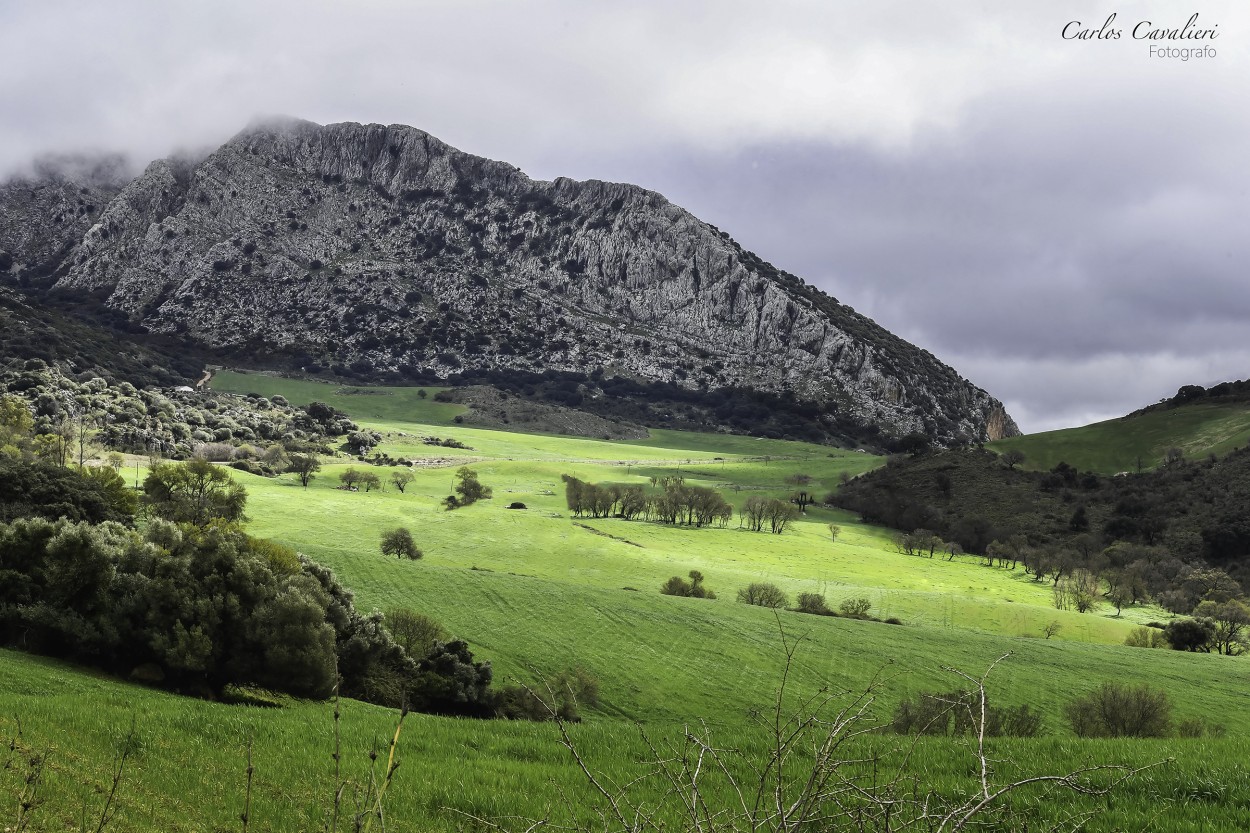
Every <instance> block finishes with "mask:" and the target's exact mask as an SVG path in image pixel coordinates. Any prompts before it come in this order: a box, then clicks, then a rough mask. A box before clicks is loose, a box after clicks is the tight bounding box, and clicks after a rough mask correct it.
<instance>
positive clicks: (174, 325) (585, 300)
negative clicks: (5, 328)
mask: <svg viewBox="0 0 1250 833" xmlns="http://www.w3.org/2000/svg"><path fill="white" fill-rule="evenodd" d="M23 187H24V188H26V190H21V189H17V188H16V187H11V188H9V189H8V190H6V191H4V192H0V201H3V200H10V201H13V200H16V199H17V196H22V197H23V199H25V200H26V201H25V202H22V203H21V206H27V207H29V206H34V205H35V203H32V202H31V201H30V199H29V198H28V194H27V192H28V191H29V190H30V188H32V187H34V186H23ZM15 195H17V196H15ZM12 210H15V209H12ZM24 210H25V209H24ZM93 211H98V216H96V215H95V214H92V219H93V222H92V223H91V224H90V226H89V227H88V228H86V230H85V231H84V230H83V229H82V228H81V227H80V226H81V225H82V224H83V223H78V224H65V223H61V224H57V223H55V222H53V220H54V217H48V216H45V215H44V214H41V213H40V212H38V211H34V210H33V209H32V210H25V213H24V214H22V215H21V221H22V223H23V224H24V225H25V226H26V227H27V228H28V236H29V237H33V238H39V239H41V240H43V241H45V242H44V243H43V244H41V247H35V246H34V245H33V244H31V243H29V242H25V243H23V244H22V245H21V246H18V245H17V244H16V243H14V244H12V245H11V247H10V248H11V249H12V250H11V251H10V260H11V261H12V263H11V264H10V269H9V273H10V276H11V278H13V279H15V280H17V281H18V282H22V283H25V284H31V285H36V286H39V285H46V284H47V282H48V281H47V280H44V279H42V276H43V275H44V274H46V273H47V272H48V271H49V268H50V266H49V264H50V261H49V260H48V258H47V257H46V252H47V251H60V252H64V253H65V255H64V257H63V259H62V260H60V261H59V262H58V263H56V264H55V268H54V269H53V270H52V271H53V273H54V274H53V278H55V281H56V283H55V287H54V290H55V291H54V294H55V295H57V296H61V297H64V298H68V299H72V300H73V301H74V302H76V303H78V304H81V305H86V306H93V305H97V306H98V305H99V304H101V303H103V304H104V305H105V306H106V307H107V308H108V309H111V310H115V311H119V312H120V313H122V314H124V315H125V316H126V317H127V318H128V319H129V321H130V322H131V324H132V325H133V326H141V327H142V328H143V329H145V330H148V331H151V332H154V333H163V334H169V335H180V336H185V337H186V338H188V339H190V340H193V341H195V342H196V343H199V344H201V345H206V346H211V347H214V348H225V349H227V350H229V351H232V352H233V353H234V354H235V355H236V356H238V357H246V360H247V361H249V362H251V363H252V364H253V366H270V367H273V366H287V367H295V368H304V369H306V370H308V371H311V372H315V371H316V370H318V369H321V368H329V369H332V370H333V371H334V372H335V373H336V374H338V375H339V376H343V377H352V376H354V377H358V378H376V377H378V376H379V375H389V376H390V377H391V378H407V379H409V380H412V381H417V382H420V383H423V384H430V383H434V382H437V381H439V380H444V379H447V378H449V377H459V378H460V379H462V380H466V381H474V380H478V381H480V380H482V379H483V377H484V376H486V375H488V374H489V373H490V372H491V371H499V370H505V371H508V372H517V371H521V372H530V373H541V372H543V371H551V370H555V371H560V372H566V373H574V374H580V376H581V377H582V379H583V380H584V381H590V380H591V378H592V377H594V378H596V379H598V378H607V379H613V378H619V379H622V380H624V381H627V382H628V381H637V382H640V383H643V384H644V385H645V384H665V385H672V386H675V387H676V388H679V389H683V390H687V391H691V392H696V393H697V392H703V391H712V392H715V391H719V390H722V389H747V390H755V391H761V392H764V393H767V394H770V395H772V396H774V397H778V398H779V400H778V401H779V402H782V404H784V403H787V402H788V403H792V404H795V405H802V403H809V404H808V405H806V406H805V407H809V408H812V407H814V408H815V409H816V413H817V414H819V417H820V420H821V421H823V424H824V425H825V430H826V431H827V432H828V433H829V434H830V436H832V437H837V436H842V437H844V438H845V437H858V436H861V435H863V434H864V432H865V430H866V429H871V430H872V431H878V432H880V434H881V435H882V436H883V437H884V438H890V437H900V436H903V435H906V434H909V433H913V432H923V433H925V434H927V435H928V436H930V437H931V438H933V439H934V440H935V441H936V442H938V443H940V444H950V443H959V442H965V441H975V440H991V439H997V438H999V437H1004V436H1011V435H1013V434H1014V433H1016V428H1015V425H1014V423H1013V422H1012V420H1011V418H1010V417H1009V416H1008V415H1007V414H1006V413H1005V411H1004V410H1003V408H1002V406H1001V404H1000V403H999V402H998V401H997V400H995V399H993V398H992V397H990V396H989V395H988V394H986V393H985V392H984V391H982V390H980V389H979V388H977V387H975V386H974V385H972V384H971V383H969V382H967V381H965V380H963V379H961V378H960V377H959V376H958V374H956V373H955V371H954V370H952V369H951V368H949V367H948V366H946V365H944V364H942V363H941V362H940V361H938V360H937V359H936V358H934V357H933V356H932V355H930V354H929V353H927V352H925V351H923V350H920V349H918V348H916V347H915V346H913V345H911V344H908V343H907V342H905V341H903V340H902V339H899V338H897V337H896V336H894V335H892V334H890V333H889V332H887V331H886V330H884V329H882V328H881V327H879V326H877V325H876V324H875V323H873V322H872V321H870V320H869V319H867V318H865V317H864V316H862V315H860V314H858V313H856V312H855V311H854V310H852V309H850V308H849V307H846V306H845V305H842V304H840V303H838V302H837V301H836V300H835V299H833V298H830V297H829V296H827V295H825V294H824V293H822V292H820V291H819V290H817V289H815V288H813V287H811V286H808V285H806V284H804V282H803V281H802V280H801V279H799V278H797V277H795V276H793V275H789V274H787V273H785V272H782V271H780V270H778V269H776V268H775V267H773V266H771V265H770V264H768V263H767V262H765V261H764V260H762V259H760V258H759V257H757V256H756V255H754V254H752V253H751V252H748V251H746V250H744V249H742V247H741V246H739V245H738V244H737V243H735V242H734V241H733V240H732V239H731V238H730V237H729V236H728V235H727V234H725V233H723V232H721V231H719V230H718V229H716V228H714V227H712V226H710V225H708V224H707V223H704V222H702V221H700V220H698V219H697V218H695V217H693V216H691V215H690V214H689V213H688V212H686V211H684V210H682V209H681V208H679V207H677V206H674V205H672V204H671V203H669V202H668V201H667V200H666V199H664V198H663V197H662V196H660V195H659V194H656V193H654V192H650V191H646V190H644V189H641V188H638V187H636V186H631V185H623V184H613V183H605V182H598V181H587V182H574V181H572V180H567V179H557V180H555V181H554V182H538V181H534V180H531V179H529V178H528V177H527V176H525V175H524V174H523V173H522V172H521V171H519V170H517V169H516V168H515V167H513V166H511V165H507V164H505V163H502V162H493V161H490V160H486V159H482V158H480V157H475V156H471V155H469V154H466V153H463V152H461V151H459V150H456V149H455V148H452V147H449V146H448V145H446V144H444V143H442V142H440V141H439V140H438V139H436V138H434V137H432V136H430V135H429V134H426V133H424V132H422V131H420V130H416V129H414V128H409V127H403V126H397V125H396V126H391V127H382V126H379V125H367V126H362V125H356V124H337V125H329V126H325V127H322V126H319V125H315V124H311V123H308V122H299V121H293V120H291V121H283V122H275V123H268V124H260V125H256V126H254V127H252V128H249V129H248V130H245V131H244V132H243V133H240V134H239V135H238V136H236V137H235V138H234V139H232V140H230V141H229V142H227V143H226V144H224V145H223V146H222V147H220V148H218V149H217V150H216V151H214V152H213V153H212V154H210V155H209V156H208V157H206V158H204V159H201V160H160V161H157V162H154V163H152V164H151V165H150V166H149V167H148V169H147V170H146V171H145V172H144V173H143V174H142V175H141V176H139V177H138V178H136V179H134V180H133V181H131V182H129V183H128V184H126V185H125V187H124V188H122V189H121V190H120V191H119V192H118V193H117V194H116V195H115V196H114V197H113V198H112V199H110V200H108V201H107V203H106V204H104V205H102V206H97V205H95V204H93ZM84 216H85V215H84ZM84 222H85V221H84ZM6 245H7V244H6ZM36 249H38V257H36V256H35V254H31V253H32V252H35V251H36ZM48 280H51V279H48Z"/></svg>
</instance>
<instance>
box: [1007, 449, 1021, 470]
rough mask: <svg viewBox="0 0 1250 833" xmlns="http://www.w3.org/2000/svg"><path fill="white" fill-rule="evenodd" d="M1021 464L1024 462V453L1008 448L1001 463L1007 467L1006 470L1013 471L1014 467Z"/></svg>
mask: <svg viewBox="0 0 1250 833" xmlns="http://www.w3.org/2000/svg"><path fill="white" fill-rule="evenodd" d="M1023 462H1024V452H1023V451H1021V450H1020V449H1018V448H1009V449H1007V450H1006V451H1004V452H1003V463H1004V464H1005V465H1006V466H1007V468H1009V469H1014V468H1015V467H1016V466H1018V465H1020V464H1021V463H1023Z"/></svg>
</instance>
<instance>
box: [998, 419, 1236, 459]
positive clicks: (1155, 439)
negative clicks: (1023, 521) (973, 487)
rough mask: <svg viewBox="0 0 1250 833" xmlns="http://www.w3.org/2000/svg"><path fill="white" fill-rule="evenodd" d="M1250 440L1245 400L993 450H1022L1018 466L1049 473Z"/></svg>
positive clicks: (1226, 447)
mask: <svg viewBox="0 0 1250 833" xmlns="http://www.w3.org/2000/svg"><path fill="white" fill-rule="evenodd" d="M1247 442H1250V408H1248V407H1247V406H1246V404H1245V403H1216V404H1211V403H1205V402H1199V403H1195V404H1190V405H1183V406H1181V407H1178V408H1171V409H1168V410H1160V411H1150V412H1147V413H1144V414H1137V415H1135V416H1126V417H1120V418H1118V419H1111V420H1107V421H1106V422H1096V423H1094V424H1093V425H1086V426H1083V427H1081V428H1064V429H1062V430H1059V431H1045V432H1043V433H1040V434H1029V435H1026V436H1023V437H1012V438H1010V439H1006V440H998V441H997V442H993V443H990V444H989V447H990V448H992V449H994V450H995V451H998V452H1003V451H1006V450H1008V449H1012V448H1014V449H1019V450H1020V451H1022V452H1024V455H1025V460H1024V463H1023V464H1022V466H1023V468H1028V469H1036V470H1038V471H1049V470H1050V469H1052V468H1054V466H1055V464H1057V463H1059V462H1066V463H1067V464H1068V465H1071V466H1076V467H1077V468H1078V469H1081V470H1082V471H1094V472H1099V473H1101V474H1115V473H1117V472H1122V471H1128V472H1135V471H1139V470H1141V469H1151V468H1154V467H1156V466H1158V465H1159V464H1160V463H1162V462H1163V459H1164V455H1165V454H1166V453H1167V451H1168V449H1169V448H1174V447H1175V448H1179V449H1180V450H1181V451H1182V452H1184V454H1185V456H1186V457H1189V458H1200V457H1206V456H1207V455H1208V454H1215V455H1217V456H1218V455H1222V454H1226V453H1228V452H1229V451H1232V450H1233V449H1234V448H1239V447H1241V446H1244V445H1246V443H1247Z"/></svg>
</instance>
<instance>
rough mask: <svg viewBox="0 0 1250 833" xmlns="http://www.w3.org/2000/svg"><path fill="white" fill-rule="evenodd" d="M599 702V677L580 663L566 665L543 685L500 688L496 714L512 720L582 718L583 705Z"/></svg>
mask: <svg viewBox="0 0 1250 833" xmlns="http://www.w3.org/2000/svg"><path fill="white" fill-rule="evenodd" d="M598 705H599V679H598V678H597V677H595V675H594V674H592V673H590V671H588V670H587V669H586V668H584V667H582V666H580V665H578V666H573V667H570V668H566V669H564V670H563V671H561V672H560V673H559V674H556V675H555V676H554V677H552V678H551V679H550V680H548V681H546V683H545V684H543V685H541V686H534V687H532V688H531V687H529V686H521V685H513V686H507V687H506V688H503V689H501V690H500V691H499V694H498V698H497V704H496V713H497V714H498V716H499V717H505V718H507V719H509V720H533V721H544V720H552V719H557V718H558V719H560V720H566V721H569V722H572V723H578V722H580V721H581V719H582V718H581V707H583V706H585V707H587V708H595V707H596V706H598Z"/></svg>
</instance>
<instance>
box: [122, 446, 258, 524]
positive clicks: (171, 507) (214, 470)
mask: <svg viewBox="0 0 1250 833" xmlns="http://www.w3.org/2000/svg"><path fill="white" fill-rule="evenodd" d="M142 502H143V505H144V506H145V507H146V508H148V509H149V510H151V511H152V513H153V514H155V515H157V516H158V517H161V518H164V519H166V520H169V521H174V522H176V523H189V524H193V525H194V526H198V527H204V526H208V525H209V524H210V523H212V522H213V521H216V520H222V521H228V522H234V521H241V520H244V517H243V509H244V507H245V506H246V505H247V492H246V490H244V488H243V487H242V486H241V485H240V484H238V483H235V482H234V481H233V480H231V479H230V473H229V470H227V469H224V468H220V467H218V466H215V465H213V464H212V463H210V462H208V461H207V460H200V459H193V460H188V461H187V462H185V463H158V464H157V465H155V466H153V467H152V469H151V470H150V471H149V472H148V476H147V478H146V479H145V480H144V481H143V501H142Z"/></svg>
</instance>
